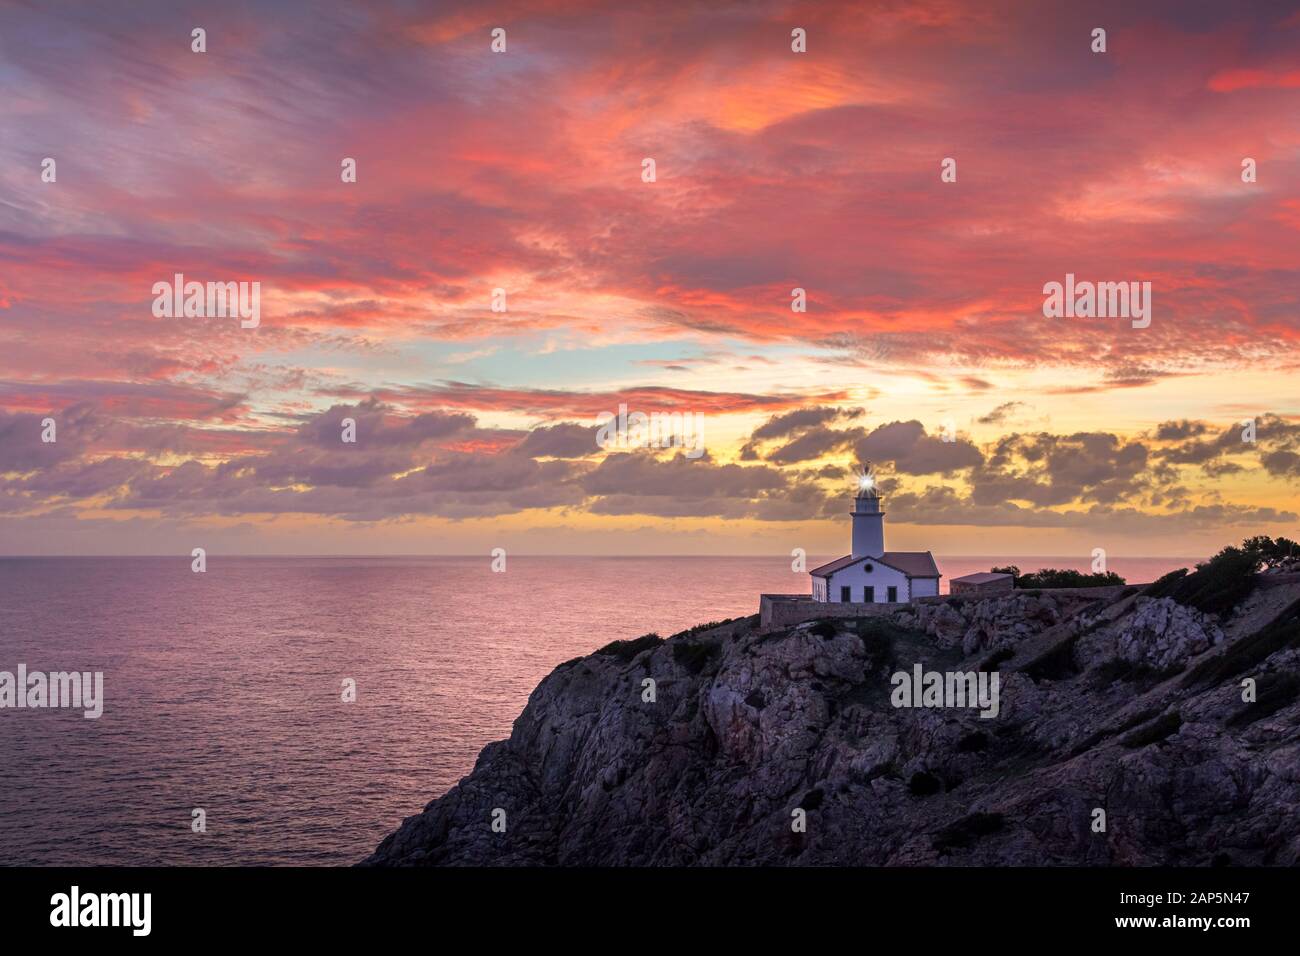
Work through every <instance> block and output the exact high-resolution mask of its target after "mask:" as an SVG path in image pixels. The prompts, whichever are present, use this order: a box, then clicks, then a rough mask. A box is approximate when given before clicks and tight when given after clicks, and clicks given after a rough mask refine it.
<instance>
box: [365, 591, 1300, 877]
mask: <svg viewBox="0 0 1300 956" xmlns="http://www.w3.org/2000/svg"><path fill="white" fill-rule="evenodd" d="M1175 583H1177V582H1175ZM1165 590H1166V591H1169V590H1170V588H1165ZM1186 591H1187V588H1186V587H1185V586H1184V588H1183V592H1179V593H1184V592H1186ZM1153 593H1156V592H1154V591H1153V592H1151V593H1142V592H1141V591H1140V590H1139V589H1130V590H1129V591H1128V592H1127V593H1124V594H1121V595H1119V596H1118V597H1116V598H1114V599H1110V600H1100V601H1087V602H1083V601H1080V600H1078V599H1072V598H1071V596H1070V595H1068V593H1065V592H1041V593H1037V594H1026V593H1013V594H1009V595H999V596H996V597H991V598H989V599H987V600H979V601H965V602H960V601H953V602H950V603H949V604H940V605H934V606H931V607H926V608H923V609H920V608H908V607H900V609H899V610H898V611H897V612H896V613H895V614H893V615H892V616H888V617H883V618H869V619H862V620H859V621H839V622H829V621H826V622H821V623H817V624H806V625H800V626H796V627H793V628H791V629H788V630H784V631H780V632H777V633H772V634H759V633H758V632H757V621H756V619H754V618H746V619H743V620H738V621H730V622H726V623H723V624H720V625H714V626H709V627H705V628H700V629H695V630H693V631H690V632H685V633H683V634H679V635H677V636H675V637H673V638H670V639H668V640H660V639H659V638H657V637H655V636H653V635H650V636H647V637H645V638H641V639H639V640H635V641H625V642H617V643H614V644H611V645H609V646H607V647H605V648H603V649H601V650H599V651H597V652H596V653H594V654H591V655H590V656H588V657H584V658H580V659H578V660H573V661H569V662H568V663H566V664H562V665H560V666H559V667H557V668H556V669H555V671H554V672H552V673H551V674H550V675H549V676H548V677H547V678H546V679H545V680H544V681H543V682H542V683H541V684H540V685H539V686H538V687H537V689H536V690H535V691H534V692H533V694H532V696H531V697H530V699H529V701H528V705H527V707H526V708H525V710H524V712H523V713H522V714H521V715H520V717H519V719H518V720H517V721H516V722H515V726H514V730H513V733H512V734H511V736H510V738H509V739H508V740H504V741H500V742H497V743H493V744H490V745H488V746H487V747H486V748H484V750H483V752H482V754H481V755H480V757H479V759H478V762H477V764H476V765H475V767H474V770H473V772H472V773H470V774H469V775H468V776H467V777H465V778H464V779H463V780H462V781H461V782H460V784H459V785H457V786H456V787H454V788H452V790H451V791H450V792H448V793H447V794H446V795H445V796H443V797H440V798H439V799H437V800H434V801H433V802H432V803H430V804H429V805H428V806H427V807H426V809H425V810H424V812H423V813H421V814H419V815H417V816H413V817H410V818H408V819H407V820H406V821H405V822H404V823H403V824H402V825H401V827H400V828H399V829H398V830H397V831H396V832H394V833H392V834H391V835H389V836H388V837H387V838H386V839H385V840H384V841H383V842H382V843H381V844H380V845H379V847H378V848H377V849H376V851H375V852H374V854H373V855H372V856H371V857H370V858H369V859H368V860H367V861H366V863H368V864H372V865H456V864H461V865H625V864H626V865H680V864H705V865H753V864H801V865H818V864H820V865H826V864H854V865H934V864H958V865H971V864H1021V865H1035V864H1048V865H1079V864H1086V865H1112V864H1113V865H1153V864H1171V865H1173V864H1184V865H1230V864H1273V865H1294V864H1297V863H1300V583H1291V584H1285V585H1284V586H1278V587H1269V588H1264V587H1259V588H1255V589H1254V590H1253V591H1251V592H1250V593H1249V595H1248V596H1247V597H1246V598H1245V599H1244V600H1243V601H1241V603H1240V604H1238V605H1236V606H1234V607H1233V608H1232V609H1231V610H1230V611H1226V612H1224V613H1222V614H1215V613H1207V612H1204V611H1201V610H1198V609H1197V608H1196V607H1194V606H1189V605H1188V604H1185V603H1181V602H1180V601H1179V600H1176V599H1175V598H1174V597H1169V596H1152V594H1153ZM917 663H919V664H921V665H922V670H923V671H924V672H930V671H933V672H937V673H940V674H953V673H956V674H961V673H970V674H978V673H979V672H981V671H982V672H983V673H984V674H985V675H986V680H989V679H991V678H992V676H993V675H994V674H995V673H996V675H997V678H998V680H997V686H998V694H999V698H1000V699H999V707H998V712H997V716H996V717H981V716H980V711H979V710H978V709H976V708H974V707H970V706H940V707H900V706H894V704H895V703H896V702H897V697H896V695H895V688H896V687H897V686H898V685H899V683H900V682H899V681H896V680H895V679H894V675H895V674H899V673H902V674H906V675H910V674H911V673H912V672H913V667H914V665H915V664H917Z"/></svg>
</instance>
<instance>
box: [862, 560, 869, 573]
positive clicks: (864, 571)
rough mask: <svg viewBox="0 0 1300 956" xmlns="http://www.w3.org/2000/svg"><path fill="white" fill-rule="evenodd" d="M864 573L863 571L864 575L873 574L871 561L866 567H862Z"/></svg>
mask: <svg viewBox="0 0 1300 956" xmlns="http://www.w3.org/2000/svg"><path fill="white" fill-rule="evenodd" d="M862 571H863V573H864V574H870V573H871V562H870V561H868V562H867V563H866V564H864V565H863V566H862Z"/></svg>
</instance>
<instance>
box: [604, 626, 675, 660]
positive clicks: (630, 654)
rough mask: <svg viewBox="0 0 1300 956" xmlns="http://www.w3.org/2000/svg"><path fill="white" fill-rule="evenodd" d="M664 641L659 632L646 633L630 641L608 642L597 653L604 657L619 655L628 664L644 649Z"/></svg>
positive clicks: (656, 645)
mask: <svg viewBox="0 0 1300 956" xmlns="http://www.w3.org/2000/svg"><path fill="white" fill-rule="evenodd" d="M662 643H663V638H661V637H660V636H659V635H658V634H653V633H652V634H645V635H642V636H641V637H636V638H633V639H632V640H630V641H614V642H613V643H610V644H606V645H605V646H604V647H602V648H601V649H600V650H598V651H596V653H597V654H600V655H602V656H604V657H617V658H618V659H619V660H620V661H622V662H623V663H625V664H626V663H627V662H628V661H630V660H631V659H632V658H634V657H636V656H637V655H638V654H640V653H641V652H642V651H644V650H646V649H648V648H651V647H658V646H659V645H660V644H662Z"/></svg>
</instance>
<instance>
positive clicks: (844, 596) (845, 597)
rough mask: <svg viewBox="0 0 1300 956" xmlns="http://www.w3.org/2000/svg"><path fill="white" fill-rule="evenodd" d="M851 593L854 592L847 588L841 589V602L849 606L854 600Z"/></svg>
mask: <svg viewBox="0 0 1300 956" xmlns="http://www.w3.org/2000/svg"><path fill="white" fill-rule="evenodd" d="M851 593H852V592H851V591H850V590H849V589H848V588H847V587H842V588H840V600H841V601H842V602H843V603H845V604H848V603H849V602H850V601H852V600H853V598H852V596H851Z"/></svg>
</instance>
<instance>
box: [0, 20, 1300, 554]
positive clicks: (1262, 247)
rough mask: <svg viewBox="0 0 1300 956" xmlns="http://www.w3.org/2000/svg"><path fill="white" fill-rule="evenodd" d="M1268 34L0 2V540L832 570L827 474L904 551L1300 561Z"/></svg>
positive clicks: (1294, 398) (834, 503) (1291, 208)
mask: <svg viewBox="0 0 1300 956" xmlns="http://www.w3.org/2000/svg"><path fill="white" fill-rule="evenodd" d="M195 28H202V30H203V31H204V34H203V44H202V45H203V51H202V52H197V51H196V50H195V49H194V46H195V45H196V40H195V39H194V34H193V31H194V30H195ZM498 28H499V29H500V30H504V35H503V36H504V51H502V52H498V51H495V50H494V49H493V48H492V47H493V43H494V40H493V31H494V30H497V29H498ZM1098 28H1100V29H1103V30H1104V31H1105V35H1104V42H1105V49H1104V52H1103V51H1095V50H1094V47H1095V46H1097V44H1098V41H1097V40H1096V39H1095V37H1094V31H1095V30H1096V29H1098ZM795 30H801V31H803V36H804V37H805V38H806V47H805V52H796V51H795V50H794V49H792V47H793V46H794V45H797V44H796V41H795V39H794V38H793V31H795ZM500 36H502V35H501V34H498V37H500ZM497 45H498V46H499V45H500V42H499V41H498V44H497ZM1298 51H1300V8H1298V7H1296V6H1295V5H1287V4H1280V3H1249V2H1245V3H1232V4H1224V3H1198V2H1182V0H1180V2H1163V3H1162V2H1151V3H1142V4H1134V3H1132V2H1129V0H1125V2H1117V3H1109V2H1099V3H1090V4H1087V5H1080V4H1064V3H1060V4H1057V3H1038V2H1033V3H1000V2H996V0H995V2H989V0H980V2H972V3H966V2H955V0H933V2H927V0H919V2H907V3H901V2H898V3H896V2H881V3H870V2H867V3H856V4H836V3H831V2H823V3H815V4H799V3H778V2H762V0H759V2H743V3H742V2H736V3H728V2H714V3H709V4H695V5H688V4H665V3H662V2H656V3H650V2H646V3H631V2H623V3H593V2H540V0H539V2H523V0H521V2H500V3H493V2H479V3H464V4H452V3H428V2H421V3H416V2H393V3H383V2H374V3H366V4H346V5H345V4H342V3H330V2H323V3H306V2H302V3H298V2H285V3H239V2H223V3H220V4H217V3H207V4H189V3H183V2H182V3H177V2H172V0H167V2H161V0H159V2H148V0H146V2H132V3H122V2H102V3H95V4H85V3H78V2H41V3H24V2H12V0H9V2H0V90H2V93H0V553H3V554H88V555H89V554H166V553H186V554H188V553H189V551H190V550H191V549H192V548H194V547H204V548H206V549H207V550H208V551H209V552H212V553H240V554H275V553H280V554H304V553H331V554H387V553H393V554H404V553H420V554H425V553H427V554H441V553H450V554H474V553H483V554H486V553H488V552H489V551H490V550H491V549H493V548H497V547H500V548H505V549H506V550H507V552H508V553H577V554H611V555H618V554H637V555H641V554H754V555H764V554H767V555H773V554H774V555H789V553H790V552H791V550H792V549H794V548H803V549H805V550H806V551H807V552H808V554H810V555H837V554H840V553H844V552H845V551H847V542H848V517H847V511H848V508H849V504H850V501H849V497H850V494H851V489H852V483H851V473H852V471H853V468H854V467H855V466H856V465H857V463H859V462H861V461H866V460H870V461H871V462H873V463H874V464H875V466H876V468H877V470H878V473H879V475H880V480H881V487H882V489H883V492H884V496H885V510H886V512H887V514H888V518H887V519H886V520H887V544H888V546H889V547H890V548H891V549H895V550H932V551H934V552H935V553H936V554H947V555H960V554H981V555H985V554H987V555H1079V556H1082V557H1086V556H1088V555H1089V554H1090V553H1091V552H1092V550H1093V549H1094V548H1103V549H1105V550H1106V551H1107V552H1108V553H1109V554H1113V555H1126V556H1147V555H1174V556H1190V557H1201V556H1204V555H1207V554H1210V553H1212V552H1213V551H1215V550H1217V549H1218V548H1219V547H1221V546H1223V545H1225V544H1229V543H1235V542H1238V541H1240V540H1241V539H1242V538H1244V537H1246V536H1248V535H1253V534H1261V533H1262V534H1287V535H1289V536H1292V537H1296V536H1300V517H1298V516H1297V512H1300V495H1298V494H1297V489H1298V488H1300V384H1298V383H1300V376H1297V374H1296V373H1297V367H1298V366H1300V352H1298V351H1297V344H1298V342H1300V292H1298V290H1300V123H1297V122H1296V117H1297V116H1300V57H1297V52H1298ZM47 160H53V161H54V162H53V164H52V166H51V164H49V163H47V162H46V161H47ZM347 160H352V161H354V162H355V181H346V180H347V179H348V175H347V173H346V172H345V168H344V167H345V165H346V163H345V161H347ZM646 160H653V176H651V175H650V173H649V171H648V170H649V166H650V164H648V163H646ZM1247 160H1251V161H1253V162H1251V163H1249V164H1247ZM945 161H950V162H947V163H945ZM1247 165H1249V166H1250V168H1251V170H1253V175H1251V174H1250V173H1249V172H1247V170H1246V168H1245V167H1246V166H1247ZM945 169H946V170H947V171H948V173H947V175H945ZM51 180H52V181H51ZM177 273H179V274H182V275H183V276H184V277H185V280H186V281H197V282H201V283H206V282H222V283H225V282H247V283H253V282H256V283H258V284H259V285H258V288H259V290H260V313H259V316H258V321H257V324H256V325H255V326H253V327H244V326H245V325H246V324H248V323H241V321H240V319H239V318H238V317H237V316H236V317H232V316H230V315H214V314H211V312H209V313H207V314H201V315H188V316H187V315H166V314H161V315H160V314H157V313H158V310H157V309H156V308H155V298H156V294H155V291H154V287H155V284H156V283H159V282H163V283H171V282H172V281H173V276H174V275H176V274H177ZM1067 274H1068V275H1073V276H1075V277H1076V281H1078V282H1123V283H1129V282H1136V283H1150V290H1151V292H1150V314H1149V320H1150V321H1149V324H1148V325H1146V326H1145V327H1142V326H1143V323H1142V322H1141V321H1138V320H1136V319H1131V318H1130V317H1126V316H1118V317H1116V316H1108V317H1092V316H1079V315H1068V316H1051V317H1049V316H1048V315H1046V314H1045V309H1044V301H1045V298H1046V296H1045V286H1046V285H1047V284H1048V283H1051V282H1060V283H1064V282H1065V281H1066V276H1067ZM1139 288H1140V286H1139ZM796 289H802V290H803V297H804V300H805V301H804V308H803V309H802V310H798V309H797V306H798V303H797V302H796V300H795V293H794V290H796ZM496 290H500V292H497V291H496ZM494 296H495V298H494ZM494 306H495V307H496V308H494ZM200 311H202V310H200ZM620 405H625V406H626V407H627V409H628V411H629V412H641V413H643V414H647V415H649V414H652V413H663V414H672V413H679V414H682V415H684V416H690V417H689V418H687V419H685V420H686V421H693V420H694V421H699V422H700V423H701V424H700V434H701V435H702V436H703V441H702V442H701V443H700V444H699V448H698V449H697V450H696V451H695V452H694V453H692V454H688V453H687V452H688V451H689V449H688V448H685V447H673V446H670V447H635V444H636V443H635V442H633V443H631V445H632V446H631V447H629V446H628V445H627V444H625V445H623V446H617V445H613V446H612V445H611V444H610V443H609V442H605V441H603V440H602V436H601V434H600V432H599V431H598V428H597V422H598V420H599V416H601V413H612V414H617V413H618V411H619V407H620ZM349 420H350V421H351V422H352V423H353V427H352V431H353V434H354V437H355V439H356V440H355V441H350V442H349V441H344V440H343V436H344V432H345V426H346V424H347V421H349ZM48 421H52V422H53V426H54V427H53V433H52V435H51V434H50V433H49V428H48V427H47V423H48ZM50 437H53V439H54V440H52V441H50V440H46V439H48V438H50Z"/></svg>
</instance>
